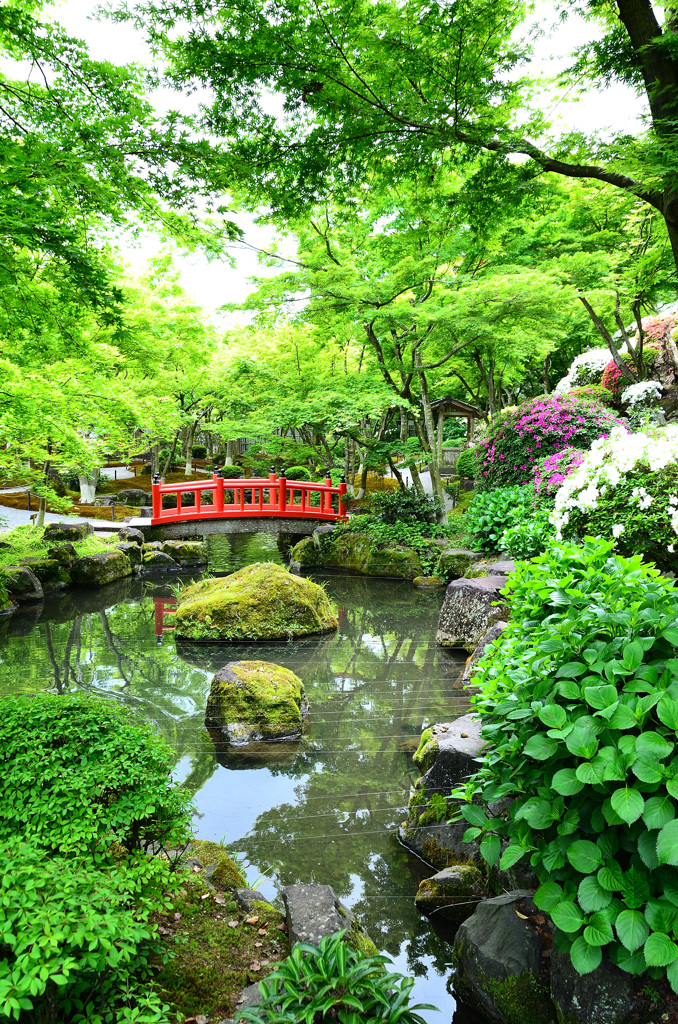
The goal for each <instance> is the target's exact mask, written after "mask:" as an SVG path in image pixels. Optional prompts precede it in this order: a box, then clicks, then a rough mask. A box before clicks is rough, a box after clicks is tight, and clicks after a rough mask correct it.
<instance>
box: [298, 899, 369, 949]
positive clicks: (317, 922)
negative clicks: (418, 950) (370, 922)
mask: <svg viewBox="0 0 678 1024" xmlns="http://www.w3.org/2000/svg"><path fill="white" fill-rule="evenodd" d="M282 898H283V903H284V904H285V911H286V914H287V934H288V937H289V940H290V945H294V943H295V942H310V943H311V944H312V945H314V946H317V945H318V943H319V942H320V940H321V939H324V938H326V937H327V936H330V935H334V934H335V933H336V932H339V931H345V932H346V941H347V942H348V944H349V945H350V946H352V947H353V948H354V949H356V950H358V952H361V953H364V954H365V955H366V956H374V955H375V954H376V952H377V949H376V946H375V945H374V943H373V942H372V941H371V939H369V938H368V936H367V935H366V934H365V932H364V931H363V929H362V928H361V926H360V925H359V924H358V922H357V920H356V918H355V915H354V914H353V913H352V912H351V911H350V910H348V909H347V907H345V906H344V905H343V903H340V902H339V900H338V899H337V897H336V896H335V893H334V890H333V889H332V887H331V886H329V885H288V886H286V887H285V888H284V889H283V891H282Z"/></svg>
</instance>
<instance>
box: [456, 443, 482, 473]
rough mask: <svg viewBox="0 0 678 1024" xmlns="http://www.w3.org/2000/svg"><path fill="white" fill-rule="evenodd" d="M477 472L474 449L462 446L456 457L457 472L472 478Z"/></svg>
mask: <svg viewBox="0 0 678 1024" xmlns="http://www.w3.org/2000/svg"><path fill="white" fill-rule="evenodd" d="M477 472H478V466H477V463H476V457H475V449H474V448H464V450H463V452H462V453H461V455H460V456H459V458H458V459H457V474H458V475H459V476H465V477H468V478H469V479H471V480H474V479H475V476H476V473H477Z"/></svg>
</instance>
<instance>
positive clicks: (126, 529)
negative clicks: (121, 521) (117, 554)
mask: <svg viewBox="0 0 678 1024" xmlns="http://www.w3.org/2000/svg"><path fill="white" fill-rule="evenodd" d="M118 537H119V539H120V540H121V541H123V542H125V543H128V544H143V543H144V535H143V533H142V532H141V530H135V529H134V527H133V526H123V528H122V530H119V531H118Z"/></svg>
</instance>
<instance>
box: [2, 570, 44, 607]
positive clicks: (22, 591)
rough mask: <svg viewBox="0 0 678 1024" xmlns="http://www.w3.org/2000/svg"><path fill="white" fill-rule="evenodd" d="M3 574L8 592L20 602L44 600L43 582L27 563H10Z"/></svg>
mask: <svg viewBox="0 0 678 1024" xmlns="http://www.w3.org/2000/svg"><path fill="white" fill-rule="evenodd" d="M3 576H4V580H3V582H4V584H5V587H6V589H7V593H8V594H9V596H10V597H11V598H13V600H14V601H18V602H19V604H28V603H30V602H31V601H42V599H43V597H44V596H45V594H44V591H43V589H42V583H41V582H40V580H39V579H38V577H37V576H36V575H35V574H34V573H33V572H32V571H31V570H30V569H29V568H28V566H27V565H8V566H7V568H6V569H5V570H4V573H3Z"/></svg>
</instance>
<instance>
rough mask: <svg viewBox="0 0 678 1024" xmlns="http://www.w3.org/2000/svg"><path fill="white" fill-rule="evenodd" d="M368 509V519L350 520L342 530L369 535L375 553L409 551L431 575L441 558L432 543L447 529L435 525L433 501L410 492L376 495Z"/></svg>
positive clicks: (373, 494)
mask: <svg viewBox="0 0 678 1024" xmlns="http://www.w3.org/2000/svg"><path fill="white" fill-rule="evenodd" d="M369 508H370V514H369V515H361V516H354V517H352V518H351V519H350V520H349V522H348V524H347V526H346V527H345V529H347V530H350V531H354V532H357V533H366V534H369V536H370V537H371V538H372V543H373V547H374V548H375V549H378V548H380V547H382V548H384V547H397V546H398V545H403V546H404V547H408V548H412V549H413V550H414V551H416V552H417V554H418V555H419V560H420V562H421V565H422V569H423V572H424V574H425V575H426V576H431V575H433V572H434V570H435V567H436V565H437V564H438V558H439V557H440V547H439V546H438V545H437V544H436V543H435V539H436V538H443V537H445V536H447V528H446V527H445V526H442V525H439V524H438V518H439V509H440V506H439V505H438V502H437V501H436V500H435V498H432V497H430V496H429V495H426V494H418V493H417V492H416V491H415V490H413V489H407V490H393V491H375V492H373V493H372V494H371V495H370V505H369Z"/></svg>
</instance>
